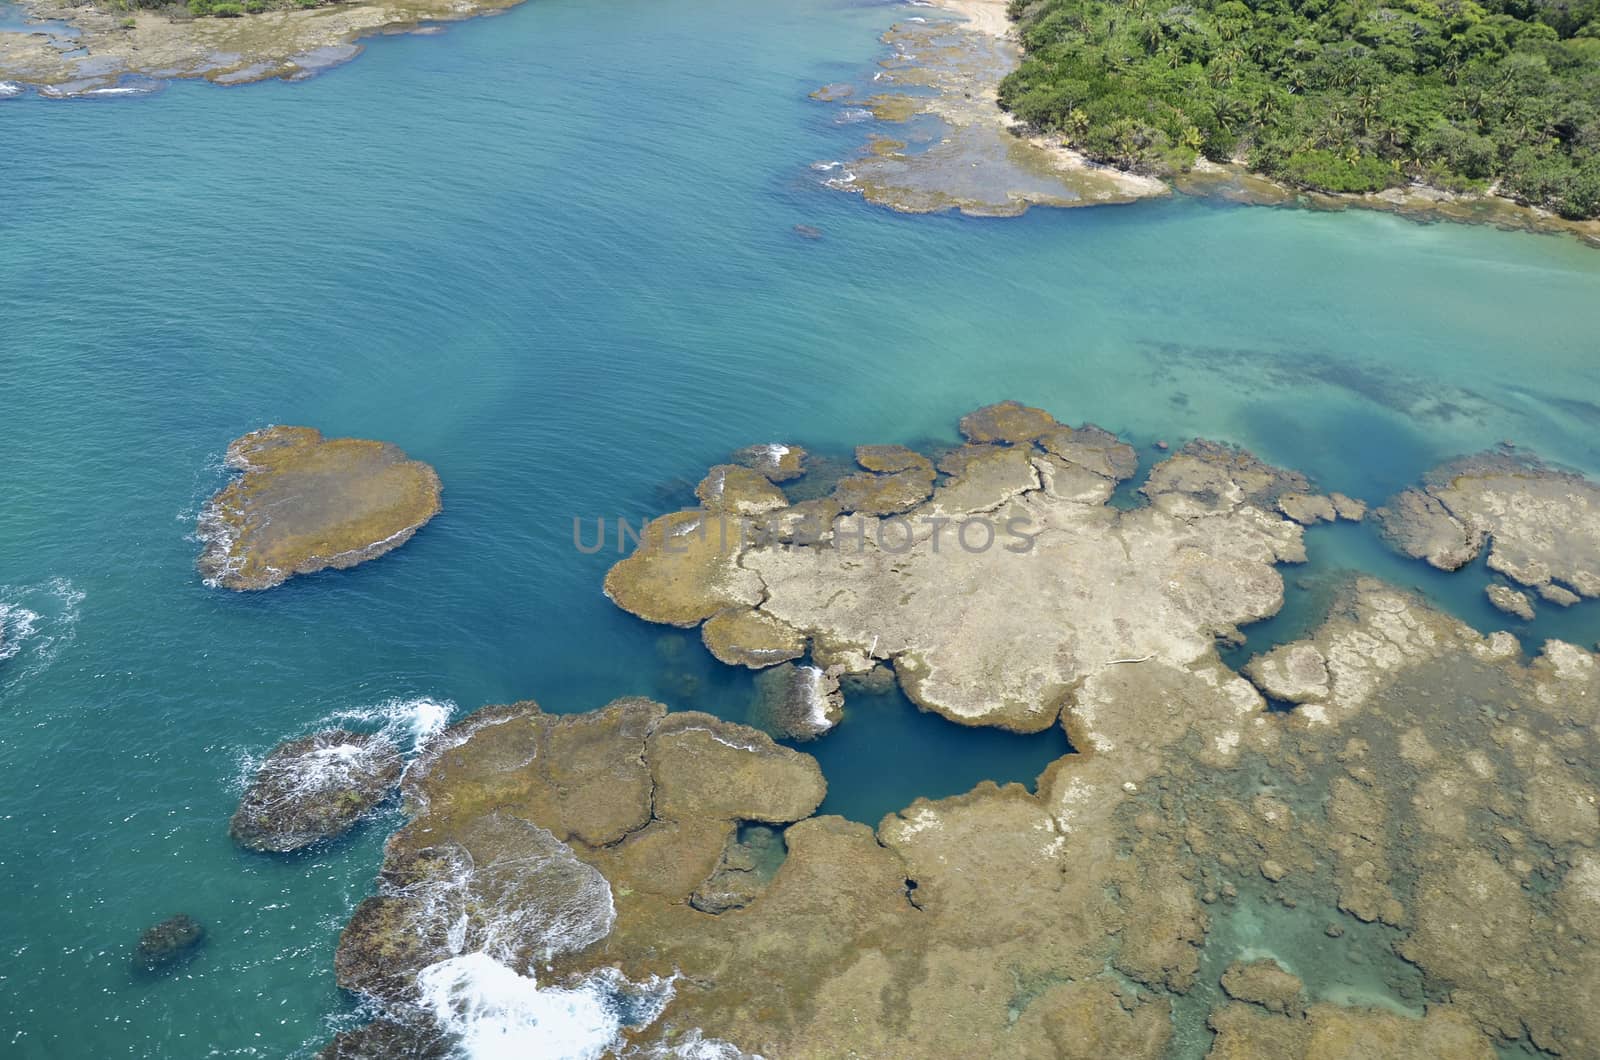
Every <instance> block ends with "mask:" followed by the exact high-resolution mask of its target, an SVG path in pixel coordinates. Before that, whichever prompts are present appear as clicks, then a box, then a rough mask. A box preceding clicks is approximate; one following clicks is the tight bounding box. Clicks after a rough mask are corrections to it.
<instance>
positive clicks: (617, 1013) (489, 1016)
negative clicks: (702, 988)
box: [417, 953, 673, 1060]
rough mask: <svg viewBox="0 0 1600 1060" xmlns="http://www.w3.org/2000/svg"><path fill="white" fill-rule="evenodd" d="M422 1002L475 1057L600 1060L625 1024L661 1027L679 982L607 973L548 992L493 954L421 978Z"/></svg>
mask: <svg viewBox="0 0 1600 1060" xmlns="http://www.w3.org/2000/svg"><path fill="white" fill-rule="evenodd" d="M417 985H418V987H419V989H420V992H421V997H422V1002H423V1005H424V1007H425V1008H427V1009H428V1010H429V1011H430V1012H431V1013H432V1015H433V1017H434V1019H436V1020H437V1021H438V1022H439V1024H440V1026H442V1027H443V1028H444V1029H445V1030H446V1031H448V1032H449V1033H450V1034H451V1035H452V1036H453V1037H455V1038H456V1039H457V1042H458V1044H457V1046H456V1052H457V1055H459V1056H461V1057H465V1058H468V1060H526V1058H527V1057H533V1056H536V1057H540V1058H543V1060H599V1058H600V1057H602V1056H604V1055H605V1054H606V1053H607V1052H610V1051H611V1050H612V1049H613V1048H614V1047H616V1046H618V1045H620V1044H621V1042H620V1039H621V1036H622V1029H623V1028H624V1027H635V1028H637V1027H646V1026H649V1025H650V1024H651V1023H653V1022H655V1020H656V1018H657V1017H659V1016H660V1014H661V1011H662V1009H664V1008H665V1007H666V1005H667V1002H669V1001H670V1000H671V999H672V993H673V989H672V980H670V979H660V978H658V977H654V976H652V977H651V978H650V979H649V980H647V981H645V982H643V983H633V982H630V981H629V980H628V979H626V978H625V977H624V976H623V975H622V973H621V972H619V971H617V970H616V969H615V968H606V969H602V970H600V971H598V972H595V973H593V974H591V975H589V976H586V977H585V978H584V979H582V980H580V981H579V982H578V984H577V985H576V986H573V987H553V986H551V987H541V986H540V985H539V983H538V980H537V979H536V978H535V977H534V976H533V975H521V974H518V973H517V972H516V971H515V970H513V969H511V968H508V967H507V966H506V965H504V964H502V963H500V962H499V961H497V960H495V959H494V958H493V957H491V956H489V955H488V954H486V953H469V954H463V955H462V956H460V957H451V958H450V959H448V960H444V961H440V962H438V963H437V964H432V965H429V966H428V967H427V968H424V969H423V970H422V972H421V973H420V974H419V975H418V976H417Z"/></svg>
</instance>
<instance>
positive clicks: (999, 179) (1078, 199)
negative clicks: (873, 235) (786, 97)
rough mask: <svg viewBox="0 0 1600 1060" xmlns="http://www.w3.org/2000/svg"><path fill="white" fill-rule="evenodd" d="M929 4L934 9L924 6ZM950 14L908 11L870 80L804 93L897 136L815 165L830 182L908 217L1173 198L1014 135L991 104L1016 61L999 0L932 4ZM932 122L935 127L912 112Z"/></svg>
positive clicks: (1038, 140)
mask: <svg viewBox="0 0 1600 1060" xmlns="http://www.w3.org/2000/svg"><path fill="white" fill-rule="evenodd" d="M929 6H930V7H932V6H933V5H929ZM938 6H939V7H942V8H944V9H945V10H947V11H950V12H953V13H956V14H959V15H962V16H964V17H963V20H960V21H956V20H951V19H946V18H934V19H927V18H924V17H922V16H921V15H914V16H911V17H909V18H906V19H903V20H901V21H900V22H897V23H896V24H895V25H894V26H893V27H892V28H891V29H890V30H889V31H888V32H887V33H885V34H884V36H883V41H884V43H885V44H887V45H888V46H889V47H890V49H891V50H892V52H893V54H892V55H891V56H890V57H888V58H886V59H884V60H882V62H880V63H879V66H880V68H881V69H880V70H879V71H877V72H876V73H875V74H874V75H873V78H872V80H871V82H870V83H868V84H864V85H860V86H855V85H845V84H834V85H828V86H826V87H824V88H822V89H819V90H818V91H817V92H816V93H813V95H814V96H815V97H816V98H818V99H822V100H825V101H828V102H835V103H838V104H839V106H840V107H841V108H843V110H842V111H841V113H853V112H861V111H863V109H864V111H865V112H870V114H871V115H872V116H873V117H875V118H877V119H878V120H879V121H882V122H887V123H893V125H894V126H897V127H898V128H899V130H900V131H894V132H891V133H890V134H889V135H875V136H874V137H873V138H872V139H871V140H870V142H869V144H868V150H867V152H866V154H865V155H864V156H863V157H861V158H857V159H852V160H850V161H848V162H835V163H824V164H822V165H821V167H820V168H823V169H824V170H825V172H826V173H827V176H826V178H825V179H826V182H827V183H828V184H829V186H831V187H835V188H840V189H844V190H848V191H857V192H860V193H861V194H862V195H863V196H864V197H865V198H866V199H867V201H869V202H874V203H878V204H880V205H884V206H889V207H891V208H893V209H896V210H901V211H904V212H907V213H930V212H935V211H939V210H950V209H955V210H960V211H961V212H962V213H965V214H971V215H974V216H1000V217H1004V216H1015V215H1017V214H1020V213H1023V212H1024V211H1026V210H1027V209H1028V207H1029V206H1030V205H1045V206H1092V205H1095V204H1098V203H1110V202H1133V201H1136V200H1138V199H1144V198H1149V197H1151V196H1161V195H1169V194H1171V189H1170V188H1168V186H1167V185H1166V183H1165V182H1163V181H1160V180H1156V179H1154V178H1152V177H1144V176H1140V175H1138V174H1134V173H1124V172H1120V171H1118V170H1115V169H1112V168H1109V167H1105V166H1097V165H1094V164H1092V163H1090V162H1089V161H1087V160H1086V159H1085V158H1084V157H1083V156H1082V155H1079V154H1078V153H1076V152H1074V151H1072V150H1070V149H1069V148H1066V147H1064V146H1062V145H1061V144H1060V143H1059V142H1056V141H1052V140H1049V139H1047V138H1044V137H1040V136H1029V135H1018V133H1017V131H1016V130H1014V129H1013V127H1012V123H1011V120H1010V116H1009V115H1007V114H1006V113H1005V112H1004V111H1002V110H1001V109H1000V104H999V95H998V93H999V87H1000V80H1001V78H1003V77H1005V75H1006V74H1008V73H1010V72H1011V71H1012V70H1014V69H1016V66H1017V64H1018V62H1020V61H1021V57H1022V52H1021V48H1020V46H1019V45H1018V44H1017V42H1016V40H1015V36H1014V34H1013V33H1012V32H1011V23H1010V21H1009V20H1008V19H1007V18H1006V14H1005V10H1006V5H1005V3H1004V0H941V2H940V3H939V5H938ZM930 118H931V119H937V120H938V123H939V124H938V127H937V131H933V132H930V131H928V129H927V128H926V127H925V126H919V119H923V120H925V119H930Z"/></svg>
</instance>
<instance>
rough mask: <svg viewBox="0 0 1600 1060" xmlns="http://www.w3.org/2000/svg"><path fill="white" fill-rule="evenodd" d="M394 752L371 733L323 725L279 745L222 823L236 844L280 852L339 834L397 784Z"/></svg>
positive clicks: (397, 764) (396, 752) (398, 763)
mask: <svg viewBox="0 0 1600 1060" xmlns="http://www.w3.org/2000/svg"><path fill="white" fill-rule="evenodd" d="M403 768H404V763H403V762H402V761H401V758H400V751H399V749H398V748H397V747H395V745H394V744H393V743H392V742H390V741H389V740H388V739H387V738H386V737H384V736H381V735H378V734H375V733H358V732H350V731H348V730H345V729H329V730H327V731H325V732H319V733H313V734H312V735H310V736H305V737H302V738H300V739H298V740H290V741H288V742H286V743H282V744H279V745H278V746H277V747H276V748H275V749H274V750H273V751H272V753H271V754H269V755H268V756H267V758H266V760H265V761H264V762H262V763H261V768H260V769H258V770H257V771H256V775H255V777H254V778H253V779H252V780H251V781H250V786H249V787H248V788H247V789H246V790H245V793H244V797H243V798H242V799H241V800H240V802H239V808H238V810H237V811H235V812H234V815H233V820H232V821H230V822H229V825H228V831H229V834H230V835H232V836H233V838H234V841H235V842H237V843H238V844H239V845H240V846H243V847H248V848H250V849H251V850H262V851H272V852H274V853H288V852H290V851H295V850H301V849H304V848H305V847H308V846H311V845H313V844H315V843H320V842H323V841H324V840H328V839H332V838H334V837H336V836H339V835H343V834H344V833H345V832H346V831H348V830H349V829H350V827H351V826H352V825H354V824H355V823H356V822H357V821H358V820H360V819H361V818H362V817H363V816H365V815H366V814H367V813H370V812H371V811H372V809H373V807H375V806H377V805H378V804H379V803H380V802H382V801H383V800H384V799H385V798H386V797H387V796H388V794H389V793H390V792H391V791H393V790H394V786H395V785H396V784H398V783H399V782H400V774H401V771H402V769H403Z"/></svg>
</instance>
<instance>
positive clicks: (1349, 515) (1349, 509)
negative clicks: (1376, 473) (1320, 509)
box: [1328, 493, 1367, 523]
mask: <svg viewBox="0 0 1600 1060" xmlns="http://www.w3.org/2000/svg"><path fill="white" fill-rule="evenodd" d="M1328 499H1329V500H1331V501H1333V509H1334V511H1336V512H1338V514H1339V518H1341V519H1343V520H1345V521H1346V522H1350V523H1359V522H1361V520H1363V519H1365V518H1366V517H1367V505H1366V502H1365V501H1358V500H1353V499H1351V498H1350V497H1346V496H1345V495H1344V494H1342V493H1332V494H1329V498H1328Z"/></svg>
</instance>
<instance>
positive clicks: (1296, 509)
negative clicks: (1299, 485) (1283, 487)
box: [1278, 493, 1339, 526]
mask: <svg viewBox="0 0 1600 1060" xmlns="http://www.w3.org/2000/svg"><path fill="white" fill-rule="evenodd" d="M1278 511H1280V512H1282V513H1283V514H1284V515H1287V516H1288V517H1289V518H1291V519H1293V520H1294V521H1295V522H1297V523H1299V524H1300V525H1301V526H1315V525H1316V524H1318V523H1331V522H1333V521H1334V520H1335V519H1337V518H1338V517H1339V514H1338V511H1337V510H1336V509H1335V507H1334V504H1333V500H1332V498H1330V497H1313V496H1307V495H1306V494H1304V493H1285V494H1283V495H1282V496H1281V497H1279V498H1278Z"/></svg>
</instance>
